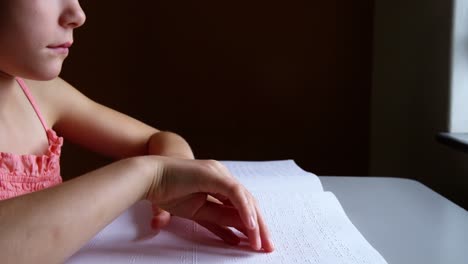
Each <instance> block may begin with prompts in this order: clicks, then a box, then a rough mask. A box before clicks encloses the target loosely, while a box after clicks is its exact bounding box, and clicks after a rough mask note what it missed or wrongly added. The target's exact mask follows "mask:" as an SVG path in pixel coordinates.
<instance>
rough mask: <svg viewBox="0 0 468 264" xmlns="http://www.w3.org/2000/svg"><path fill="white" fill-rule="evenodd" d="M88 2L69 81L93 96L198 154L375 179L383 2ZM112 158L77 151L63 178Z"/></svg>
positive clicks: (70, 154)
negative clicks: (376, 22)
mask: <svg viewBox="0 0 468 264" xmlns="http://www.w3.org/2000/svg"><path fill="white" fill-rule="evenodd" d="M81 3H82V7H83V9H84V10H85V12H86V14H87V22H86V23H85V25H84V26H83V27H82V28H79V29H77V30H76V32H75V43H74V46H73V48H72V52H71V55H70V56H69V58H68V59H67V61H66V63H65V66H64V69H63V72H62V74H61V76H62V77H63V78H64V79H65V80H67V81H68V82H70V83H71V84H72V85H74V86H75V87H77V88H78V89H79V90H80V91H82V92H83V93H84V94H86V95H87V96H89V97H90V98H92V99H93V100H95V101H97V102H99V103H102V104H105V105H107V106H109V107H111V108H114V109H116V110H119V111H121V112H124V113H126V114H128V115H131V116H133V117H135V118H137V119H140V120H142V121H144V122H146V123H148V124H150V125H152V126H154V127H156V128H158V129H163V130H170V131H174V132H176V133H178V134H180V135H182V136H183V137H184V138H186V139H187V141H188V142H189V143H190V144H191V146H192V147H193V150H194V152H195V155H196V157H198V158H213V159H218V160H226V159H228V160H275V159H294V160H296V162H297V163H298V164H299V165H300V166H301V167H303V168H304V169H306V170H309V171H312V172H314V173H317V174H321V175H324V174H327V175H367V174H368V151H369V150H368V149H369V142H368V137H369V106H370V102H369V100H370V88H371V63H372V10H373V9H372V1H368V0H365V1H353V3H351V2H349V1H339V3H338V1H305V0H292V1H287V2H283V1H278V2H276V1H266V0H259V1H258V0H257V1H138V3H136V2H133V1H119V2H118V4H109V3H108V2H107V1H81ZM77 161H79V162H77ZM105 162H107V160H105V159H102V158H99V157H98V156H96V155H92V154H89V153H86V152H84V151H82V150H79V149H78V148H76V147H73V146H70V144H66V146H65V149H64V156H63V158H62V163H63V165H62V166H63V169H62V171H63V176H64V177H65V178H67V177H72V176H74V175H79V174H81V173H84V172H85V171H87V170H89V169H92V168H95V167H97V166H99V165H102V164H104V163H105Z"/></svg>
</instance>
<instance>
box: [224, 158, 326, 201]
mask: <svg viewBox="0 0 468 264" xmlns="http://www.w3.org/2000/svg"><path fill="white" fill-rule="evenodd" d="M222 163H223V164H224V165H225V166H226V167H227V168H228V169H229V171H230V172H231V173H232V174H233V175H234V176H235V177H237V178H238V179H239V181H241V182H242V184H244V185H245V187H246V188H247V189H248V190H274V189H278V188H295V189H296V188H301V190H302V189H306V190H307V192H309V193H316V192H323V187H322V184H321V183H320V179H319V178H318V177H317V175H315V174H313V173H310V172H307V171H305V170H303V169H301V168H300V167H299V166H297V164H296V163H295V162H294V161H293V160H278V161H243V162H239V161H223V162H222Z"/></svg>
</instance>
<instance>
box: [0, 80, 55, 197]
mask: <svg viewBox="0 0 468 264" xmlns="http://www.w3.org/2000/svg"><path fill="white" fill-rule="evenodd" d="M17 81H18V83H19V84H20V86H21V88H22V89H23V91H24V93H25V95H26V97H27V98H28V99H29V101H30V102H31V105H32V106H33V108H34V110H35V111H36V114H37V116H38V117H39V119H40V121H41V123H42V125H43V126H44V129H45V130H46V134H47V138H48V140H49V147H48V149H47V151H46V153H45V154H43V155H40V156H39V155H16V154H11V153H4V152H0V200H4V199H8V198H11V197H15V196H18V195H22V194H26V193H30V192H34V191H39V190H42V189H44V188H47V187H51V186H54V185H57V184H60V183H61V182H62V177H61V176H60V153H61V148H62V145H63V138H62V137H59V136H57V134H56V133H55V131H54V130H52V129H49V128H47V125H46V123H45V122H44V119H43V118H42V115H41V113H40V111H39V108H38V107H37V104H36V103H35V101H34V98H33V97H32V96H31V94H30V92H29V89H28V88H27V86H26V84H25V83H24V82H23V80H21V79H19V78H17Z"/></svg>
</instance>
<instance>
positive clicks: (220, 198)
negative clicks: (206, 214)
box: [210, 193, 233, 206]
mask: <svg viewBox="0 0 468 264" xmlns="http://www.w3.org/2000/svg"><path fill="white" fill-rule="evenodd" d="M210 196H212V197H214V198H216V199H217V200H218V201H220V202H221V203H223V204H224V205H230V206H233V205H232V203H231V201H229V199H228V198H227V197H226V196H224V195H222V194H219V193H210Z"/></svg>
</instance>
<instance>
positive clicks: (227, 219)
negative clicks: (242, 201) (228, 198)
mask: <svg viewBox="0 0 468 264" xmlns="http://www.w3.org/2000/svg"><path fill="white" fill-rule="evenodd" d="M192 220H194V221H197V222H210V223H216V224H217V225H221V226H232V227H235V228H244V227H245V226H244V223H243V222H242V220H241V219H240V216H239V212H238V211H237V210H236V208H234V207H230V206H225V205H222V204H218V203H213V202H208V201H206V202H205V203H204V204H203V206H201V207H200V208H199V209H198V211H197V212H196V213H195V214H194V215H193V218H192Z"/></svg>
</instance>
